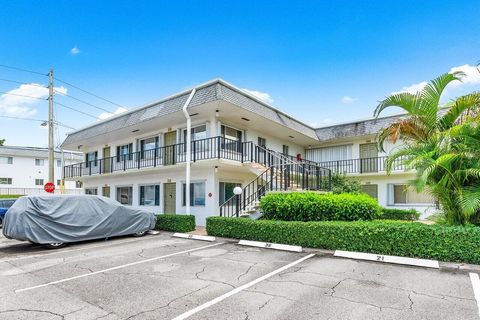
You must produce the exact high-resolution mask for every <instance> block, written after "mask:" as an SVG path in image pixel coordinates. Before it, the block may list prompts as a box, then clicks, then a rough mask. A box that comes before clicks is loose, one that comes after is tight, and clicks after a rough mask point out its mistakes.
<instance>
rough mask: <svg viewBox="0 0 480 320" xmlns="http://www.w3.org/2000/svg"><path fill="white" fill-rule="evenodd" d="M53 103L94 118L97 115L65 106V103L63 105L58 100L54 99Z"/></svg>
mask: <svg viewBox="0 0 480 320" xmlns="http://www.w3.org/2000/svg"><path fill="white" fill-rule="evenodd" d="M54 104H56V105H59V106H62V107H64V108H67V109H70V110H73V111H75V112H78V113H81V114H84V115H86V116H89V117H92V118H94V119H98V117H97V116H94V115H93V114H90V113H87V112H83V111H80V110H78V109H75V108H72V107H69V106H66V105H64V104H63V103H60V102H58V101H55V102H54Z"/></svg>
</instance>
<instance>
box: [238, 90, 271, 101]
mask: <svg viewBox="0 0 480 320" xmlns="http://www.w3.org/2000/svg"><path fill="white" fill-rule="evenodd" d="M242 90H243V91H246V92H247V93H250V94H251V95H253V96H255V97H257V98H258V99H260V100H262V101H264V102H266V103H273V98H272V97H271V96H270V95H269V94H268V93H266V92H261V91H257V90H250V89H245V88H244V89H242Z"/></svg>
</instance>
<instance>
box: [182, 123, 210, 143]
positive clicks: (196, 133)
mask: <svg viewBox="0 0 480 320" xmlns="http://www.w3.org/2000/svg"><path fill="white" fill-rule="evenodd" d="M191 136H192V141H195V140H202V139H206V138H207V126H206V125H204V124H203V125H201V126H198V127H193V128H192V133H191ZM183 142H187V129H184V130H183Z"/></svg>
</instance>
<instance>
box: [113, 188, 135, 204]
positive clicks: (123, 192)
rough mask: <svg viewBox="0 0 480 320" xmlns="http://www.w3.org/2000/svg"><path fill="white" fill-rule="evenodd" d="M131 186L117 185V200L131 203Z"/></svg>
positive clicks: (122, 202)
mask: <svg viewBox="0 0 480 320" xmlns="http://www.w3.org/2000/svg"><path fill="white" fill-rule="evenodd" d="M132 193H133V191H132V187H118V188H117V201H118V202H120V203H121V204H125V205H129V206H131V205H132Z"/></svg>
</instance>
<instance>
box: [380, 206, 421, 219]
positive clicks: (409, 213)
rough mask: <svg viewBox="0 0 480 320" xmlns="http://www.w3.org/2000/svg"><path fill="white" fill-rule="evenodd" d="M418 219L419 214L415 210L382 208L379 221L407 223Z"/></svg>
mask: <svg viewBox="0 0 480 320" xmlns="http://www.w3.org/2000/svg"><path fill="white" fill-rule="evenodd" d="M418 218H420V212H418V211H417V210H415V209H408V210H404V209H390V208H382V214H381V216H380V219H384V220H407V221H415V220H418Z"/></svg>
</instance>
